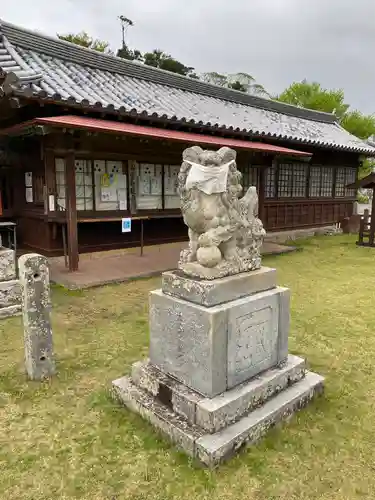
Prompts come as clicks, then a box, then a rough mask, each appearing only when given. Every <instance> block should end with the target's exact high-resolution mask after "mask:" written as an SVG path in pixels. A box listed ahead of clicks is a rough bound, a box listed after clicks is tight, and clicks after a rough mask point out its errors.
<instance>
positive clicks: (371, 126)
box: [341, 111, 375, 139]
mask: <svg viewBox="0 0 375 500" xmlns="http://www.w3.org/2000/svg"><path fill="white" fill-rule="evenodd" d="M341 125H342V126H343V127H344V128H345V129H346V130H347V131H348V132H350V133H351V134H353V135H355V136H356V137H359V138H360V139H368V138H369V137H370V136H371V135H374V134H375V116H374V115H363V114H362V113H361V112H360V111H350V112H349V113H346V115H344V116H343V118H342V120H341Z"/></svg>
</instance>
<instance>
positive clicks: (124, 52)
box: [116, 45, 143, 62]
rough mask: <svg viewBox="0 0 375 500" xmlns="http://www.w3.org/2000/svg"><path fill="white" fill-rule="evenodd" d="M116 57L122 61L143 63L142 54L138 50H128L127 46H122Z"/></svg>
mask: <svg viewBox="0 0 375 500" xmlns="http://www.w3.org/2000/svg"><path fill="white" fill-rule="evenodd" d="M116 55H117V57H121V58H122V59H128V60H129V61H141V62H142V61H143V55H142V52H141V51H139V50H132V49H129V47H128V46H127V45H124V46H123V47H122V48H121V49H118V51H117V54H116Z"/></svg>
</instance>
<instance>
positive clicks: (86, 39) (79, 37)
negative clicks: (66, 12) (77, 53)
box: [57, 31, 111, 54]
mask: <svg viewBox="0 0 375 500" xmlns="http://www.w3.org/2000/svg"><path fill="white" fill-rule="evenodd" d="M57 36H58V37H59V38H60V40H66V41H67V42H70V43H75V44H76V45H80V46H81V47H86V48H87V49H92V50H96V51H97V52H105V53H107V54H108V53H111V51H110V50H109V43H108V42H105V41H104V40H99V39H96V40H95V39H93V38H91V37H90V36H89V35H88V34H87V33H86V31H81V33H76V34H74V33H69V34H67V35H59V34H58V35H57Z"/></svg>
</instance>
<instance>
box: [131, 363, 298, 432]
mask: <svg viewBox="0 0 375 500" xmlns="http://www.w3.org/2000/svg"><path fill="white" fill-rule="evenodd" d="M305 371H306V363H305V360H304V359H302V358H299V357H297V356H292V355H289V357H288V360H287V362H286V364H285V365H284V366H283V367H282V368H272V369H270V370H267V371H266V372H264V373H262V374H261V375H259V376H257V377H255V378H253V379H252V380H250V381H248V382H245V383H242V384H240V385H238V386H237V387H235V388H233V389H231V390H229V391H226V392H224V393H223V394H220V395H219V396H216V397H214V398H212V399H210V398H205V397H203V396H202V395H201V394H199V393H197V392H195V391H193V390H192V389H189V388H188V387H187V386H186V385H184V384H182V383H180V382H178V381H177V380H176V379H174V378H172V377H169V376H167V375H165V374H164V373H162V372H161V371H160V370H158V369H157V368H156V367H155V366H153V365H152V364H150V363H149V361H146V362H138V363H134V364H133V367H132V381H133V382H134V384H135V385H136V386H138V387H139V388H140V389H142V390H145V391H146V392H148V393H149V394H151V395H152V396H154V397H155V398H157V399H158V400H159V401H160V402H162V403H164V404H165V405H166V406H168V407H169V408H170V409H171V410H172V411H173V412H174V413H176V414H178V415H180V416H182V417H184V418H185V419H186V420H187V421H188V422H189V423H191V424H197V425H198V426H199V427H201V428H202V429H204V430H205V431H206V432H209V433H214V432H217V431H219V430H220V429H222V428H224V427H227V426H228V425H230V424H232V423H234V422H236V421H238V420H239V419H240V418H241V417H242V416H243V415H244V414H246V413H249V412H250V411H252V410H254V409H255V408H257V407H258V406H260V405H262V404H264V403H265V402H266V401H268V400H269V399H270V398H271V397H273V396H275V395H276V394H277V393H279V392H281V391H282V390H284V389H285V388H287V387H288V386H289V385H291V384H293V383H295V382H297V381H299V380H301V379H302V378H303V377H304V375H305Z"/></svg>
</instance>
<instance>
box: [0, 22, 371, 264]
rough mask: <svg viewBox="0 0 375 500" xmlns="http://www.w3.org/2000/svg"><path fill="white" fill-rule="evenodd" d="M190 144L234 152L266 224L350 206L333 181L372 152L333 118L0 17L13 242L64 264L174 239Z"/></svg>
mask: <svg viewBox="0 0 375 500" xmlns="http://www.w3.org/2000/svg"><path fill="white" fill-rule="evenodd" d="M194 144H197V145H200V146H202V147H205V148H210V149H218V148H220V147H221V146H229V147H231V148H233V149H235V150H236V151H237V165H238V168H239V170H241V172H242V174H243V187H244V190H246V188H247V187H249V186H250V185H254V186H256V187H257V190H258V194H259V215H260V218H261V219H262V221H263V223H264V226H265V228H266V230H267V231H268V232H273V231H282V230H291V229H296V228H309V227H318V226H326V225H330V224H333V223H336V222H338V221H339V220H340V219H342V218H344V217H347V216H350V215H351V214H352V210H353V202H354V201H355V198H356V190H355V189H348V188H347V187H346V186H347V185H348V184H350V183H354V182H355V181H356V179H357V173H358V169H359V166H360V164H361V160H362V158H363V157H368V156H375V148H373V147H371V146H370V145H369V144H368V143H366V142H364V141H362V140H360V139H358V138H356V137H354V136H352V135H351V134H349V133H348V132H346V131H345V130H344V129H343V128H342V127H341V126H340V125H339V124H338V122H337V118H336V117H335V116H334V115H331V114H327V113H322V112H318V111H312V110H308V109H301V108H297V107H294V106H291V105H288V104H284V103H280V102H276V101H272V100H269V99H263V98H260V97H255V96H252V95H248V94H245V93H242V92H238V91H235V90H229V89H226V88H222V87H218V86H215V85H210V84H207V83H204V82H202V81H199V80H196V79H192V78H188V77H184V76H180V75H177V74H174V73H170V72H167V71H163V70H159V69H156V68H153V67H150V66H146V65H143V64H141V63H137V62H132V61H128V60H125V59H120V58H117V57H114V56H112V55H106V54H102V53H99V52H95V51H93V50H89V49H85V48H83V47H80V46H77V45H73V44H71V43H69V42H65V41H61V40H58V39H55V38H50V37H47V36H44V35H41V34H39V33H36V32H32V31H28V30H25V29H23V28H20V27H17V26H14V25H11V24H9V23H6V22H1V21H0V194H1V205H0V213H1V215H0V220H1V219H2V220H7V221H9V220H10V221H14V222H16V223H17V234H18V241H19V243H20V245H22V247H23V248H26V249H30V250H33V251H36V252H39V253H42V254H45V255H47V256H52V255H62V254H64V253H66V254H67V255H68V257H69V267H70V269H71V270H76V269H77V267H78V255H79V253H81V252H92V251H96V250H106V249H108V250H109V249H115V248H121V247H126V246H138V245H139V244H140V239H141V236H142V238H144V242H145V244H152V243H164V242H172V241H178V240H181V239H186V238H187V228H186V226H185V225H184V223H183V221H182V217H181V212H180V209H179V196H178V193H177V189H176V178H177V175H178V171H179V168H180V164H181V157H182V151H183V150H184V149H185V148H186V147H188V146H191V145H194ZM123 218H130V219H131V231H130V232H126V233H123V232H122V231H121V226H122V225H121V221H122V219H123Z"/></svg>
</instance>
